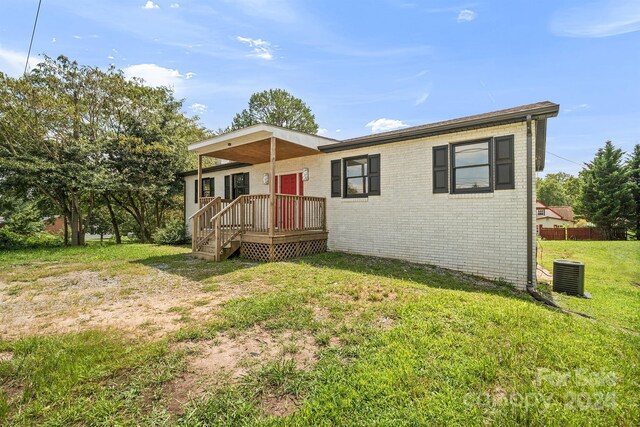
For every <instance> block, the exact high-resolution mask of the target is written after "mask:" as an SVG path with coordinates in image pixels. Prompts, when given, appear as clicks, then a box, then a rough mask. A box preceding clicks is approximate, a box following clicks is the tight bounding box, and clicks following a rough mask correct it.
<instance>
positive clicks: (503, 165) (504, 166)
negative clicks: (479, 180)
mask: <svg viewBox="0 0 640 427" xmlns="http://www.w3.org/2000/svg"><path fill="white" fill-rule="evenodd" d="M494 144H495V147H494V151H493V152H494V164H495V180H496V182H495V189H496V190H509V189H513V188H515V176H514V175H515V174H514V169H513V135H509V136H501V137H498V138H495V140H494Z"/></svg>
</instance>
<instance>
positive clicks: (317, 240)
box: [191, 194, 328, 261]
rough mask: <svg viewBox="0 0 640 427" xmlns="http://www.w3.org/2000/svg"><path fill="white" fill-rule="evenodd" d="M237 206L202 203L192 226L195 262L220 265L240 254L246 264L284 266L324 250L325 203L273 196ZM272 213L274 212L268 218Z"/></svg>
mask: <svg viewBox="0 0 640 427" xmlns="http://www.w3.org/2000/svg"><path fill="white" fill-rule="evenodd" d="M274 199H275V200H273V206H271V207H270V204H271V199H270V196H269V195H262V194H261V195H244V196H240V197H238V198H237V199H235V200H223V199H221V198H219V197H216V198H208V199H207V200H204V201H203V203H204V205H203V206H202V207H201V208H200V210H199V211H198V212H196V214H194V215H193V216H192V217H191V220H192V252H193V255H194V256H195V257H198V258H203V259H210V260H214V261H222V260H225V259H227V258H228V257H230V256H231V255H233V254H234V253H236V252H238V251H240V254H241V255H242V256H244V257H246V258H249V259H254V260H259V261H282V260H285V259H289V258H294V257H298V256H304V255H310V254H314V253H319V252H324V251H326V250H327V236H328V233H327V229H326V205H325V203H326V200H325V199H324V198H323V197H309V196H291V195H285V194H276V195H275V196H274ZM270 212H273V217H271V215H270Z"/></svg>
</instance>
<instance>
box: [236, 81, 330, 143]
mask: <svg viewBox="0 0 640 427" xmlns="http://www.w3.org/2000/svg"><path fill="white" fill-rule="evenodd" d="M258 123H267V124H270V125H276V126H281V127H285V128H289V129H293V130H298V131H301V132H306V133H310V134H316V133H317V132H318V124H317V123H316V121H315V117H314V115H313V114H312V113H311V109H310V108H309V107H308V106H307V104H305V103H304V102H303V101H302V100H301V99H299V98H296V97H294V96H293V95H291V94H290V93H289V92H287V91H286V90H283V89H269V90H265V91H263V92H258V93H254V94H253V95H251V98H250V99H249V107H248V108H246V109H244V110H242V111H241V112H240V113H238V114H236V115H235V117H234V118H233V122H232V123H231V127H230V129H229V130H237V129H242V128H245V127H247V126H251V125H255V124H258Z"/></svg>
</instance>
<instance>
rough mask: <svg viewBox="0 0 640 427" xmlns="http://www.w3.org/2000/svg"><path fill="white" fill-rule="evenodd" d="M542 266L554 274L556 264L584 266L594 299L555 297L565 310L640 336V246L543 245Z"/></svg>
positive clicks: (628, 243)
mask: <svg viewBox="0 0 640 427" xmlns="http://www.w3.org/2000/svg"><path fill="white" fill-rule="evenodd" d="M538 251H540V252H541V255H542V257H541V258H542V265H543V266H544V267H545V268H546V269H548V270H549V271H550V272H551V273H552V274H553V260H555V259H570V260H575V261H581V262H583V263H584V264H585V291H587V292H589V293H591V295H592V297H593V298H592V299H584V298H575V297H570V296H566V295H563V294H554V295H553V296H554V298H555V299H556V301H558V302H559V303H560V305H562V306H563V307H567V308H569V309H571V310H574V311H579V312H582V313H586V314H589V315H590V316H593V317H595V318H596V319H598V320H601V321H603V322H608V323H611V324H613V325H617V326H620V327H623V328H628V329H631V330H634V331H636V332H638V333H640V242H638V241H622V242H601V241H562V240H555V241H553V240H549V241H541V242H539V245H538Z"/></svg>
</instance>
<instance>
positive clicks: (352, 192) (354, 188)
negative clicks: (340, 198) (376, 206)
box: [344, 156, 369, 197]
mask: <svg viewBox="0 0 640 427" xmlns="http://www.w3.org/2000/svg"><path fill="white" fill-rule="evenodd" d="M368 163H369V162H368V161H367V156H364V157H358V158H352V159H345V161H344V176H345V178H344V188H345V197H356V196H365V195H366V194H367V176H368V174H367V171H368V168H367V166H368Z"/></svg>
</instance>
